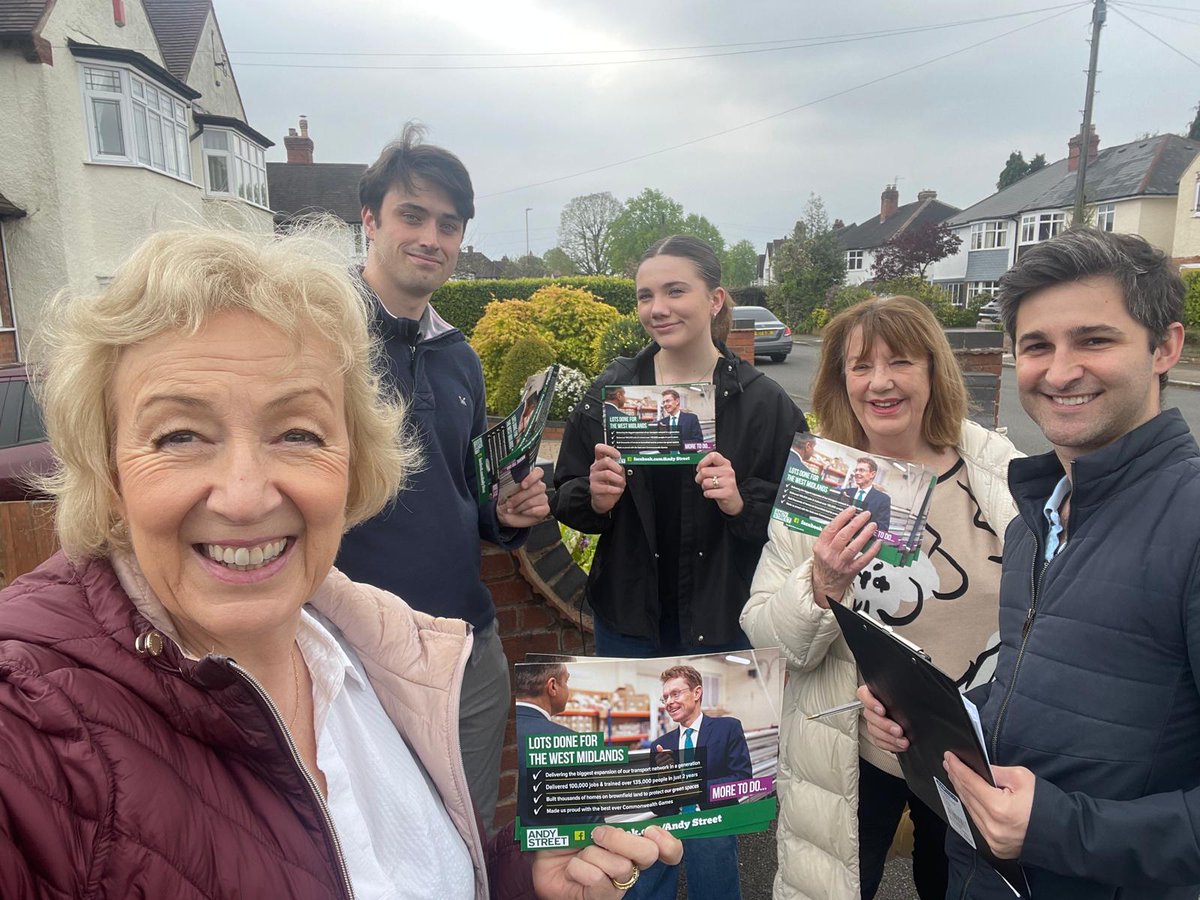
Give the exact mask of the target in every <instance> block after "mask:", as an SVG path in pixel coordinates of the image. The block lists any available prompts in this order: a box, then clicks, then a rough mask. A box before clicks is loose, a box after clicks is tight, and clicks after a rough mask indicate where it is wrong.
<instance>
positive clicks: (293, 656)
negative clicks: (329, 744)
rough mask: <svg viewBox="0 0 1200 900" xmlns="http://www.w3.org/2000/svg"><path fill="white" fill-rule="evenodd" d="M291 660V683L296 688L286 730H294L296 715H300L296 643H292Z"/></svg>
mask: <svg viewBox="0 0 1200 900" xmlns="http://www.w3.org/2000/svg"><path fill="white" fill-rule="evenodd" d="M290 655H291V660H292V683H293V684H294V685H295V688H296V701H295V708H294V709H293V710H292V718H291V720H290V721H289V722H288V731H295V730H296V717H297V716H298V715H300V670H299V669H298V668H297V666H296V645H295V644H292V652H291V654H290Z"/></svg>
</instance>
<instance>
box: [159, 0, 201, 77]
mask: <svg viewBox="0 0 1200 900" xmlns="http://www.w3.org/2000/svg"><path fill="white" fill-rule="evenodd" d="M142 5H143V6H144V7H145V9H146V16H147V18H149V19H150V27H151V28H153V29H154V36H155V37H156V38H158V46H159V48H160V49H161V50H162V55H163V62H164V63H165V64H166V67H167V70H168V71H169V72H170V73H171V74H172V75H174V76H175V77H176V78H178V79H180V80H181V81H186V80H187V77H188V72H190V71H191V68H192V59H193V57H195V55H196V45H197V44H198V43H199V41H200V36H201V35H202V34H203V33H204V25H205V23H206V22H207V21H208V15H209V13H210V12H212V2H211V0H142Z"/></svg>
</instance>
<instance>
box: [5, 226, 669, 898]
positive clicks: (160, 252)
mask: <svg viewBox="0 0 1200 900" xmlns="http://www.w3.org/2000/svg"><path fill="white" fill-rule="evenodd" d="M322 247H323V245H322V244H320V243H319V242H314V241H305V240H304V239H300V238H289V239H283V240H278V241H266V240H265V239H264V240H262V241H258V240H253V239H251V238H248V237H235V236H216V235H189V234H167V235H160V236H156V237H153V238H151V239H150V240H149V241H147V242H146V243H145V245H143V246H142V247H141V249H139V250H138V251H137V252H136V253H135V254H134V256H133V257H132V258H131V259H130V261H129V262H128V263H127V264H126V266H125V267H123V268H122V270H121V271H120V272H119V274H118V275H117V277H116V278H115V279H114V281H113V283H112V284H111V286H109V288H108V289H107V290H105V292H104V293H103V294H101V295H99V296H96V297H88V298H81V299H78V300H74V301H73V302H70V303H65V304H63V305H61V306H60V307H58V308H55V309H54V310H52V311H51V313H50V314H49V316H48V317H47V318H48V320H49V321H50V322H51V323H52V328H51V329H50V330H49V332H48V333H47V334H46V336H45V338H44V340H43V341H42V346H44V347H45V348H47V350H46V351H45V352H44V354H43V357H42V358H41V359H40V360H39V361H38V362H39V365H40V367H41V370H42V372H43V375H44V383H43V384H42V388H41V390H42V400H43V406H44V412H45V418H46V423H47V427H48V430H49V434H50V438H51V441H52V443H53V446H54V447H55V450H56V452H57V454H58V456H59V458H60V460H61V462H62V466H61V471H60V472H59V474H58V475H57V476H56V477H55V478H54V479H53V480H52V482H51V484H50V488H51V489H52V490H53V492H54V494H55V495H56V497H57V500H58V507H57V510H58V512H57V516H58V518H57V526H58V534H59V537H60V539H61V543H62V548H63V553H61V554H59V555H57V556H55V557H54V558H52V559H51V560H49V561H48V562H47V563H46V564H44V565H43V566H42V567H41V568H39V569H38V570H37V571H35V572H33V573H31V574H30V575H28V576H26V577H24V578H21V579H18V580H17V581H16V582H14V583H13V584H12V585H11V586H10V587H9V588H8V589H6V590H5V591H4V592H2V593H0V767H3V770H4V775H3V777H2V778H0V896H3V897H5V898H27V897H76V896H85V895H86V896H88V897H96V898H109V900H116V898H126V897H132V896H143V897H172V898H184V897H210V898H212V897H222V898H224V897H230V898H232V897H288V898H309V897H311V898H317V897H320V898H328V897H358V898H372V897H379V898H383V897H387V898H393V897H446V898H472V897H474V898H481V897H487V896H489V895H490V896H492V897H525V896H532V895H533V891H534V890H535V888H534V885H536V891H537V895H538V896H542V897H550V896H553V897H572V898H576V897H597V898H600V897H616V896H620V895H621V894H623V893H624V891H623V889H622V885H625V884H626V883H628V882H630V881H631V880H632V879H633V878H635V876H636V872H637V868H638V867H639V866H645V865H649V864H651V863H653V862H654V861H656V860H657V859H659V858H660V856H665V857H667V858H669V859H674V860H677V859H678V857H679V853H680V847H679V844H678V842H677V841H675V839H674V838H670V837H669V836H668V835H666V834H665V833H662V832H657V833H653V834H651V835H650V837H649V838H641V837H634V836H633V835H630V834H626V833H624V832H619V831H616V830H614V829H601V830H599V831H598V832H597V834H596V845H595V846H593V847H589V848H587V849H585V850H583V851H581V852H578V853H564V854H561V855H542V856H538V857H537V858H536V859H535V860H534V861H533V863H532V866H530V865H528V864H527V862H526V860H527V859H528V857H521V856H520V855H519V854H516V853H515V852H513V847H514V845H513V843H512V838H511V834H510V835H509V836H508V840H507V843H505V842H504V839H503V838H501V839H500V840H499V841H498V842H494V843H493V845H492V846H490V847H488V848H486V849H485V847H484V845H483V842H482V839H481V836H480V829H479V824H478V820H477V817H476V816H475V814H474V812H473V810H472V809H471V807H470V801H469V799H468V793H467V785H466V780H465V776H464V774H463V767H462V761H461V757H460V753H459V746H458V737H457V734H458V731H457V720H458V713H457V703H458V697H459V685H460V683H461V679H462V673H463V667H464V665H465V661H466V660H467V658H468V656H469V653H470V645H471V636H470V629H469V627H468V626H467V625H466V624H465V623H463V622H461V621H456V620H447V619H434V618H431V617H429V616H425V615H422V614H420V613H417V612H414V611H413V610H411V609H410V608H409V607H408V606H407V605H406V604H405V603H404V602H403V601H402V600H400V599H399V598H397V597H395V596H393V595H391V594H387V593H385V592H383V591H379V590H376V589H373V588H370V587H367V586H365V585H360V584H355V583H352V582H350V581H349V580H348V579H346V578H345V577H344V576H342V575H340V574H339V573H338V572H337V571H336V570H334V569H332V563H333V559H334V554H335V552H336V550H337V546H338V542H339V540H340V538H341V535H342V533H343V532H344V531H345V530H346V529H347V528H348V527H350V526H352V525H354V524H355V523H356V522H359V521H362V520H363V519H364V518H366V517H367V516H370V515H372V514H374V513H375V512H377V511H378V510H379V509H380V508H382V507H383V505H384V504H386V503H388V502H389V501H390V499H391V498H392V497H393V496H394V495H395V493H396V491H397V489H399V488H400V486H401V483H402V481H403V477H404V473H405V472H406V471H407V470H409V469H410V467H411V466H413V465H414V464H417V463H418V460H417V454H416V452H415V450H414V449H413V448H412V447H411V446H409V445H407V444H405V443H404V441H403V440H401V439H400V435H401V434H402V428H401V423H402V412H401V410H400V409H399V408H398V407H396V406H392V405H390V404H389V401H387V400H385V399H382V398H381V394H380V391H379V380H378V375H377V373H376V370H375V369H374V367H373V366H372V364H371V360H372V346H371V342H370V338H369V336H368V329H367V319H366V313H365V311H364V308H363V307H362V305H361V303H360V301H359V300H358V298H357V296H356V294H355V292H354V290H353V288H352V287H351V286H350V282H349V279H348V277H347V275H346V272H345V269H344V268H342V267H341V266H340V265H339V263H338V262H337V261H335V260H332V259H328V258H327V257H328V254H327V253H326V252H325V251H324V250H323V249H322ZM403 552H404V548H402V547H399V548H397V564H402V559H403ZM489 879H490V881H489Z"/></svg>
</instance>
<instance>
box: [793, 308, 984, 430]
mask: <svg viewBox="0 0 1200 900" xmlns="http://www.w3.org/2000/svg"><path fill="white" fill-rule="evenodd" d="M856 328H861V329H862V339H863V346H864V347H867V348H870V347H872V346H874V344H875V340H876V338H882V339H883V342H884V343H885V344H887V345H888V347H890V348H891V350H892V352H894V353H902V354H904V355H906V356H910V357H912V358H914V359H924V360H927V361H928V363H929V402H928V403H927V404H926V405H925V415H924V416H923V417H922V420H921V436H922V437H923V438H924V439H925V441H926V442H927V443H928V444H929V445H930V446H931V447H936V448H938V449H941V448H942V447H953V446H955V445H957V443H958V439H959V436H960V433H961V431H962V420H963V419H964V418H966V415H967V386H966V384H965V382H964V381H963V377H962V371H961V370H960V369H959V367H958V361H957V360H956V359H955V358H954V351H953V350H951V349H950V342H949V341H947V340H946V334H945V332H944V331H942V326H941V325H940V324H938V320H937V318H936V317H935V316H934V314H933V312H932V310H930V309H929V307H928V306H926V305H925V304H924V303H922V302H921V301H920V300H917V299H914V298H913V297H905V296H893V297H870V298H868V299H866V300H863V301H861V302H860V303H856V304H854V305H853V306H851V307H850V308H849V309H845V310H842V312H840V313H838V314H837V315H836V316H834V318H833V320H832V321H830V323H829V324H828V325H826V326H825V329H824V330H823V331H822V332H821V358H820V360H819V361H818V362H817V374H816V377H814V379H813V395H812V396H813V411H814V412H815V413H816V414H817V419H818V420H819V421H820V423H821V436H822V437H826V438H829V440H831V441H836V442H837V443H839V444H846V445H847V446H849V447H856V448H858V449H859V450H865V449H867V444H868V442H867V434H866V432H865V431H863V427H862V425H861V423H859V421H858V417H857V416H855V415H854V409H853V407H852V406H851V405H850V396H849V394H847V393H846V349H847V345H848V343H849V341H850V336H851V335H852V334H853V333H854V330H855V329H856Z"/></svg>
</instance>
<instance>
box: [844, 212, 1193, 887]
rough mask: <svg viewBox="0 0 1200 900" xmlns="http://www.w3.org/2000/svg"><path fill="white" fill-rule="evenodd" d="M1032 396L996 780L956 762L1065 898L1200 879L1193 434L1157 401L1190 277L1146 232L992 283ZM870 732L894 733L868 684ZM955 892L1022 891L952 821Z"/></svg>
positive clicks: (981, 813) (995, 837)
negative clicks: (1035, 437)
mask: <svg viewBox="0 0 1200 900" xmlns="http://www.w3.org/2000/svg"><path fill="white" fill-rule="evenodd" d="M1000 284H1001V291H1000V306H1001V310H1002V314H1003V316H1004V326H1005V329H1006V331H1007V332H1008V333H1009V335H1010V336H1011V337H1012V338H1013V346H1014V352H1015V355H1016V375H1017V383H1018V388H1019V390H1020V395H1021V403H1022V405H1023V406H1024V407H1025V410H1026V412H1028V413H1029V415H1030V417H1031V418H1033V420H1034V421H1035V422H1037V423H1038V426H1039V427H1040V428H1041V429H1042V432H1043V433H1044V434H1045V435H1046V438H1047V439H1048V440H1049V441H1050V443H1051V445H1052V446H1053V448H1054V450H1053V452H1052V453H1047V454H1045V455H1043V456H1037V457H1031V458H1029V459H1022V460H1014V461H1013V462H1012V464H1011V466H1010V468H1009V486H1010V488H1011V490H1012V492H1013V496H1014V498H1015V499H1016V501H1017V505H1018V508H1019V510H1020V515H1019V516H1018V517H1017V518H1016V519H1015V520H1014V521H1013V523H1012V524H1011V525H1010V526H1009V529H1008V532H1007V535H1006V539H1005V544H1004V569H1003V575H1002V578H1001V586H1000V637H1001V647H1000V653H999V657H998V660H997V664H996V677H995V681H994V682H992V683H991V684H990V685H986V686H985V687H984V688H983V689H981V691H982V696H976V697H974V698H973V699H975V700H976V702H977V703H979V705H980V707H981V718H982V722H983V728H984V732H985V735H986V737H987V750H988V753H989V755H990V757H991V761H992V763H993V772H994V775H995V780H996V784H997V787H991V786H990V785H988V784H987V783H986V782H985V781H983V779H981V778H980V777H979V776H977V775H976V774H974V772H972V771H971V770H970V769H968V768H967V767H966V766H965V765H963V764H962V763H961V762H960V761H959V760H958V759H957V758H956V757H954V756H953V755H951V754H947V758H946V770H947V774H948V777H949V778H950V780H951V782H952V783H953V785H954V788H955V791H956V792H957V793H958V794H959V796H960V797H961V798H962V802H963V805H964V806H965V807H966V810H967V812H968V813H969V814H970V815H971V818H972V819H973V820H974V821H975V823H976V825H977V826H978V827H979V829H980V831H981V832H982V833H983V835H984V837H985V839H986V840H987V842H988V844H989V846H990V847H991V848H992V849H993V850H994V851H995V853H996V855H997V856H1000V857H1001V858H1008V859H1019V860H1020V861H1021V862H1022V864H1023V865H1024V867H1025V872H1026V875H1027V877H1028V880H1029V886H1030V888H1031V890H1032V894H1033V896H1034V897H1036V898H1041V897H1053V898H1055V900H1091V898H1097V900H1098V898H1120V900H1134V898H1136V900H1151V898H1153V900H1174V898H1179V900H1184V898H1186V900H1195V898H1196V896H1197V894H1200V754H1198V753H1197V751H1196V748H1197V747H1198V746H1200V528H1197V524H1196V523H1197V512H1196V511H1197V509H1200V448H1197V445H1196V442H1195V440H1194V439H1193V438H1192V436H1191V434H1190V433H1189V430H1188V426H1187V424H1186V423H1185V422H1184V421H1183V418H1182V417H1181V416H1180V414H1179V411H1178V410H1175V409H1170V410H1166V411H1161V408H1160V403H1161V396H1162V389H1163V387H1164V386H1165V383H1166V377H1167V371H1168V370H1169V369H1170V368H1171V367H1172V366H1173V365H1175V363H1176V362H1177V361H1178V360H1179V355H1180V351H1181V349H1182V346H1183V326H1182V325H1181V324H1180V320H1181V319H1182V317H1183V295H1184V288H1183V283H1182V281H1181V280H1180V278H1179V276H1178V274H1177V273H1176V271H1175V270H1174V268H1173V267H1172V266H1171V265H1170V262H1169V261H1168V260H1167V259H1166V258H1165V257H1164V255H1163V254H1162V253H1160V252H1159V251H1157V250H1155V249H1153V248H1152V247H1151V246H1150V245H1149V244H1147V243H1146V242H1145V241H1144V240H1142V239H1141V238H1139V237H1134V236H1130V235H1116V234H1107V233H1104V232H1100V231H1096V230H1094V229H1080V230H1078V231H1071V232H1067V233H1065V234H1063V235H1060V236H1059V237H1057V238H1055V239H1053V240H1051V241H1049V242H1047V243H1045V244H1041V245H1039V246H1037V247H1034V248H1031V249H1030V250H1028V251H1027V252H1026V253H1025V254H1024V255H1023V256H1022V258H1021V261H1020V262H1019V263H1018V264H1017V265H1016V266H1015V267H1014V268H1013V269H1012V270H1011V271H1010V272H1009V273H1008V274H1006V275H1005V276H1004V277H1003V278H1002V279H1001V282H1000ZM864 700H865V702H866V705H867V713H866V714H867V720H868V725H869V728H870V732H871V735H872V739H873V740H876V742H877V743H878V744H879V745H880V746H881V747H884V748H885V749H903V747H904V746H905V745H906V743H907V742H906V741H905V739H904V738H903V736H902V735H901V732H900V728H899V726H897V725H895V723H893V722H891V721H890V720H888V719H885V718H883V717H882V715H881V713H882V712H883V711H882V709H881V707H880V706H879V704H878V701H876V700H875V699H874V698H873V697H871V696H870V694H869V693H866V692H864ZM948 834H949V836H948V838H947V853H948V855H949V857H950V887H949V890H948V892H947V896H948V897H954V898H960V897H961V898H972V900H978V898H986V900H991V898H1001V897H1005V898H1008V897H1011V896H1012V894H1011V892H1010V891H1008V889H1007V888H1005V887H1004V886H1003V884H1002V883H1001V882H1000V880H999V878H998V876H997V875H996V873H995V872H994V871H993V870H992V869H991V868H990V867H989V866H988V865H986V864H985V863H983V862H981V861H980V860H979V858H978V857H977V856H976V854H975V853H974V852H973V851H972V850H971V848H970V847H968V845H967V844H966V843H965V842H964V841H963V840H962V839H960V838H959V837H958V836H957V835H955V834H954V833H953V831H951V832H949V833H948Z"/></svg>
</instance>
